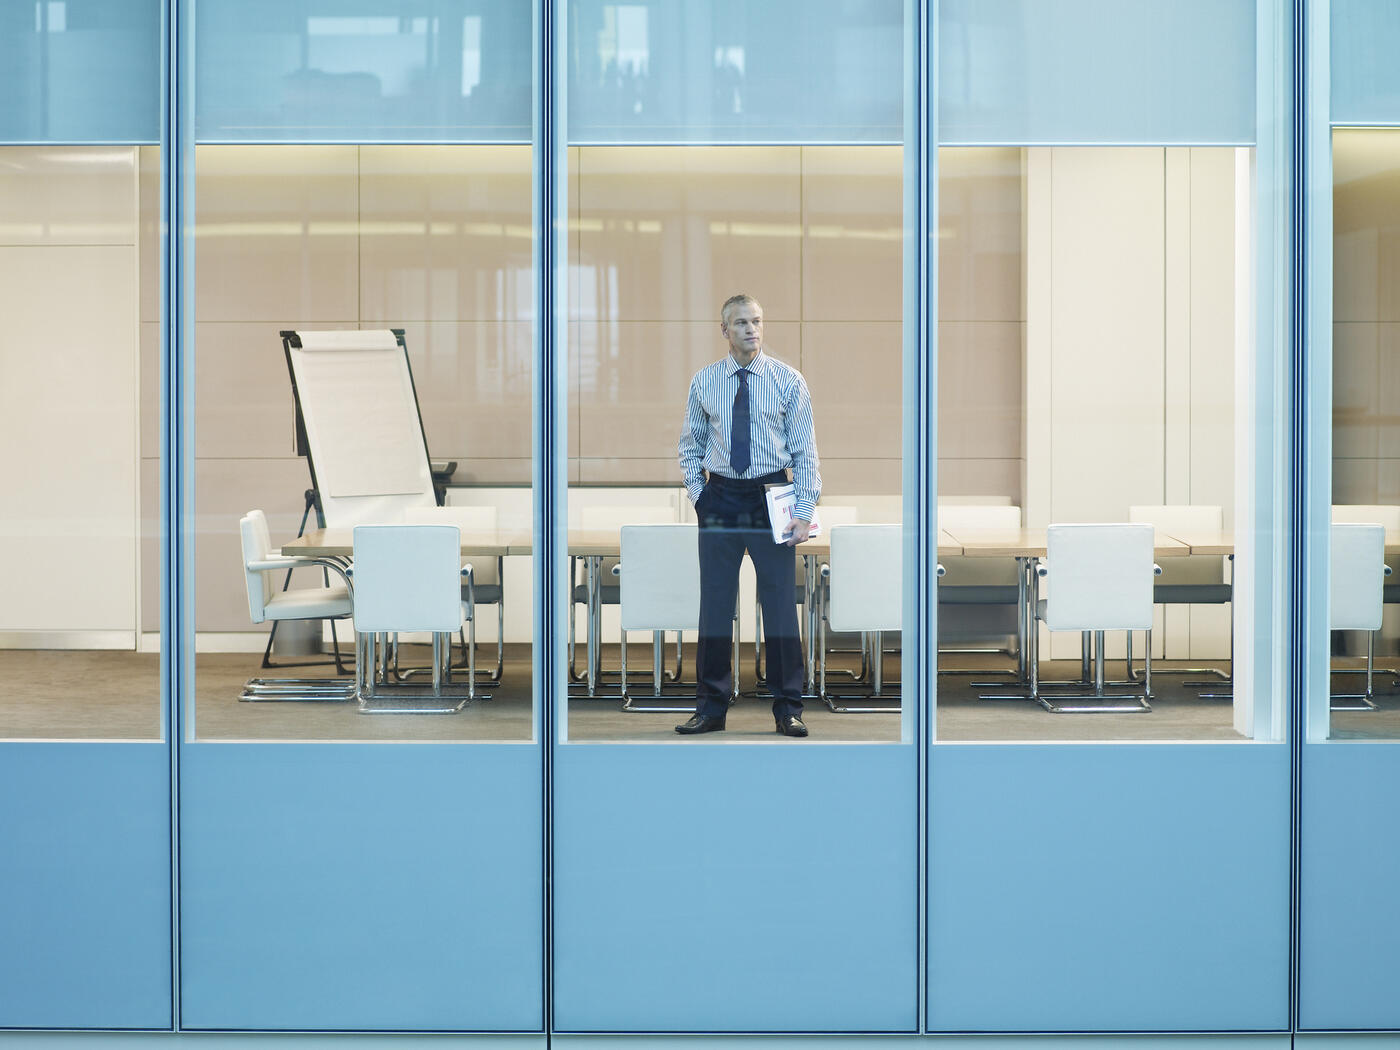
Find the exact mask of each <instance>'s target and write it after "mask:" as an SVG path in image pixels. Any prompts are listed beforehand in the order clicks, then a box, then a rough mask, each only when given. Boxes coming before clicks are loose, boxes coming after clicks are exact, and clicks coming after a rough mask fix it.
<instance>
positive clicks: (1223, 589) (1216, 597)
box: [1128, 504, 1235, 700]
mask: <svg viewBox="0 0 1400 1050" xmlns="http://www.w3.org/2000/svg"><path fill="white" fill-rule="evenodd" d="M1128 520H1129V521H1132V522H1141V523H1145V524H1148V525H1151V526H1153V528H1155V529H1156V530H1157V531H1158V532H1161V533H1165V534H1167V535H1169V536H1170V535H1175V534H1177V533H1180V532H1186V533H1193V534H1196V535H1211V534H1217V535H1218V534H1219V533H1220V532H1221V531H1223V530H1224V528H1225V513H1224V511H1223V510H1222V509H1221V508H1220V507H1217V506H1212V505H1208V504H1203V505H1201V506H1188V505H1184V504H1164V505H1144V506H1133V507H1129V508H1128ZM1227 564H1228V569H1227V567H1226V566H1227ZM1234 570H1235V562H1234V559H1233V558H1229V559H1225V561H1224V562H1222V559H1221V558H1219V557H1216V556H1214V555H1201V554H1193V555H1190V556H1188V557H1185V558H1170V559H1167V564H1165V565H1163V566H1162V573H1161V575H1160V576H1159V577H1158V579H1157V583H1156V585H1155V586H1154V587H1153V600H1154V601H1155V602H1156V603H1157V604H1158V605H1229V604H1230V603H1231V602H1232V601H1233V600H1234ZM1234 669H1235V632H1234V626H1233V624H1232V625H1231V629H1230V670H1229V672H1226V671H1222V670H1220V668H1218V667H1173V668H1169V669H1165V670H1163V669H1160V668H1159V669H1158V671H1157V673H1158V674H1159V675H1162V674H1186V675H1209V676H1211V677H1212V678H1216V679H1219V680H1221V681H1225V682H1230V681H1231V680H1232V678H1233V675H1234ZM1128 676H1129V677H1130V678H1134V679H1136V678H1137V673H1136V671H1134V670H1133V636H1132V635H1131V634H1129V635H1128ZM1186 684H1187V685H1189V686H1203V685H1208V684H1211V683H1206V682H1187V683H1186ZM1199 695H1200V696H1201V697H1202V698H1203V699H1207V700H1209V699H1220V700H1229V699H1231V697H1232V696H1233V694H1232V693H1231V692H1229V691H1225V692H1220V693H1200V694H1199Z"/></svg>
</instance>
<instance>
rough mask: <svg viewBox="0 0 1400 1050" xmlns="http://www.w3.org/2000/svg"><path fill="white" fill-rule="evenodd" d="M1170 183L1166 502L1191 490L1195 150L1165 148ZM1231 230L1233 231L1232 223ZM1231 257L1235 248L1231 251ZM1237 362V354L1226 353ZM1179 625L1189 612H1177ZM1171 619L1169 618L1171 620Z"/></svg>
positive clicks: (1186, 497)
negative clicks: (1181, 615)
mask: <svg viewBox="0 0 1400 1050" xmlns="http://www.w3.org/2000/svg"><path fill="white" fill-rule="evenodd" d="M1164 154H1165V156H1164V161H1165V165H1166V166H1165V185H1166V198H1165V200H1166V213H1165V214H1166V224H1165V236H1166V244H1165V247H1166V270H1165V277H1166V283H1165V286H1164V294H1165V296H1166V312H1165V328H1164V332H1163V338H1164V347H1165V361H1166V373H1165V376H1164V377H1163V378H1164V383H1165V386H1164V393H1165V396H1166V403H1165V405H1164V410H1165V412H1166V417H1165V418H1166V431H1165V435H1164V440H1165V442H1166V445H1165V453H1166V458H1165V462H1164V464H1163V468H1164V473H1163V485H1162V499H1161V502H1162V503H1189V502H1190V498H1189V494H1190V491H1191V317H1192V305H1193V304H1192V301H1191V289H1192V271H1191V264H1192V261H1193V258H1194V256H1193V255H1192V250H1193V247H1194V246H1193V244H1192V241H1191V234H1192V220H1193V206H1194V203H1195V202H1194V200H1193V198H1192V195H1191V179H1192V167H1191V159H1192V151H1191V150H1190V149H1186V148H1181V147H1176V148H1169V149H1167V150H1165V151H1164ZM1230 232H1231V233H1233V232H1234V230H1233V228H1231V231H1230ZM1227 260H1233V253H1231V254H1230V255H1228V256H1227ZM1226 361H1227V363H1229V364H1231V365H1232V366H1233V358H1231V357H1229V356H1227V358H1226ZM1178 619H1180V620H1181V621H1182V624H1181V626H1182V627H1183V628H1184V627H1185V626H1186V623H1185V621H1186V618H1185V617H1179V618H1178ZM1168 623H1169V625H1170V621H1168Z"/></svg>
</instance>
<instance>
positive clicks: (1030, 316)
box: [939, 147, 1055, 528]
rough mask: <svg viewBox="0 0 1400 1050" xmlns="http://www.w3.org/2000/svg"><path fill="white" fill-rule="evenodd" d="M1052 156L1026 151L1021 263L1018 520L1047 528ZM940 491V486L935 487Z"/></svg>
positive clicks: (1051, 442) (1042, 150) (1051, 449)
mask: <svg viewBox="0 0 1400 1050" xmlns="http://www.w3.org/2000/svg"><path fill="white" fill-rule="evenodd" d="M1054 155H1055V151H1054V150H1053V149H1050V148H1047V147H1036V148H1032V149H1028V150H1026V191H1025V201H1026V218H1025V224H1024V238H1025V240H1024V245H1025V252H1024V262H1025V293H1026V338H1025V343H1024V345H1025V372H1024V379H1023V381H1022V385H1021V398H1022V404H1023V406H1024V412H1025V425H1024V427H1023V428H1022V431H1021V435H1022V449H1023V457H1024V459H1023V466H1022V475H1021V509H1022V515H1021V517H1022V520H1024V521H1025V523H1026V525H1027V527H1031V528H1038V527H1041V526H1044V525H1048V524H1049V523H1050V513H1051V508H1050V503H1051V491H1052V488H1051V464H1052V463H1053V462H1054V457H1055V431H1054V426H1053V422H1054V410H1053V407H1052V404H1051V401H1050V397H1049V391H1050V389H1051V387H1050V384H1051V379H1052V375H1053V364H1054V355H1053V352H1052V351H1053V347H1054V341H1053V338H1052V336H1053V330H1054V326H1053V324H1052V321H1053V320H1054V315H1055V307H1054V295H1053V291H1054V285H1053V280H1052V276H1051V275H1052V271H1051V269H1050V267H1051V265H1052V263H1051V261H1050V260H1051V249H1052V247H1053V244H1054V229H1055V223H1054V207H1053V204H1054V200H1055V193H1054V189H1055V179H1054V171H1055V168H1054ZM939 486H940V491H942V480H941V479H940V481H939Z"/></svg>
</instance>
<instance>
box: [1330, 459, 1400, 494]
mask: <svg viewBox="0 0 1400 1050" xmlns="http://www.w3.org/2000/svg"><path fill="white" fill-rule="evenodd" d="M1337 502H1338V503H1340V502H1342V501H1341V500H1337ZM1347 502H1348V503H1363V502H1365V503H1387V504H1392V505H1395V504H1400V459H1378V460H1376V489H1375V497H1374V498H1373V499H1370V500H1348V501H1347Z"/></svg>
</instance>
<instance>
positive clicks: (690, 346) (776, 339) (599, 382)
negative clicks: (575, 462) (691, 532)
mask: <svg viewBox="0 0 1400 1050" xmlns="http://www.w3.org/2000/svg"><path fill="white" fill-rule="evenodd" d="M579 327H580V342H579V344H578V345H579V349H580V353H579V357H578V361H579V387H580V390H579V410H578V418H579V445H578V451H579V455H580V457H581V458H583V459H584V460H589V459H614V458H625V459H632V458H642V459H655V458H665V457H670V456H673V455H675V452H676V442H677V441H678V440H679V438H680V432H681V424H682V421H683V420H684V418H685V403H686V395H687V393H688V392H689V390H690V380H691V378H692V377H693V376H694V375H695V373H696V372H698V371H699V370H700V369H701V368H703V367H704V366H705V365H707V364H710V363H711V362H713V361H718V360H720V359H722V358H723V357H724V355H725V354H726V353H727V352H728V346H727V344H726V343H725V342H724V340H723V338H722V337H721V336H720V332H719V324H718V322H716V321H695V322H690V323H685V324H680V323H655V322H652V323H648V322H618V323H616V324H605V323H596V322H595V323H588V322H582V323H581V324H580V326H579ZM766 341H767V346H768V349H769V351H770V352H771V353H772V355H773V356H774V357H776V358H777V359H779V360H781V361H785V362H787V363H788V364H791V365H794V366H800V361H801V358H802V354H801V348H802V332H801V328H800V326H798V325H796V324H792V323H786V324H784V323H781V322H777V323H773V324H769V325H767V335H766ZM820 438H821V435H820V432H819V433H818V448H820V447H821V446H820ZM597 480H607V479H601V478H600V479H597Z"/></svg>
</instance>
